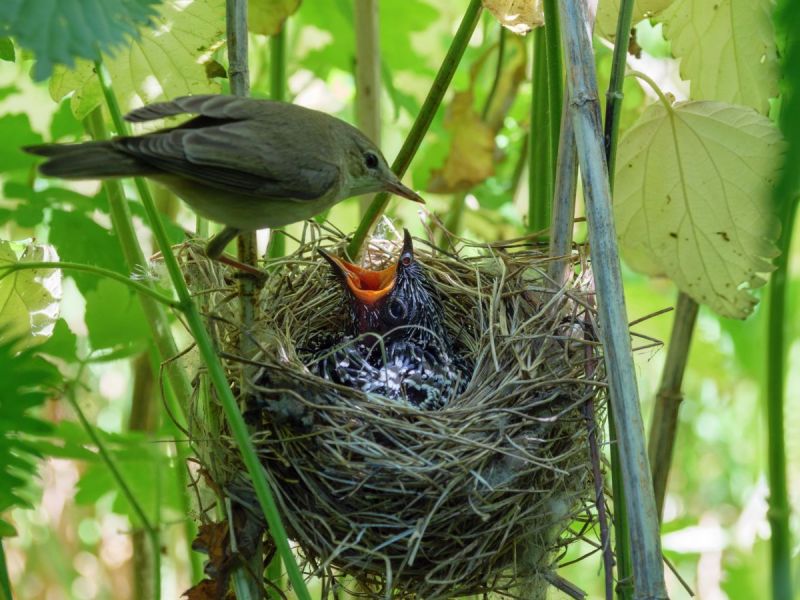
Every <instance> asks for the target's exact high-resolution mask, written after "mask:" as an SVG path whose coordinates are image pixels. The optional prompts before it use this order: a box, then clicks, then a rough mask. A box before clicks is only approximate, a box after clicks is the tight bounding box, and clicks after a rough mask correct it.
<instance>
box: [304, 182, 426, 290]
mask: <svg viewBox="0 0 800 600" xmlns="http://www.w3.org/2000/svg"><path fill="white" fill-rule="evenodd" d="M412 193H413V192H412ZM319 253H320V254H322V256H324V257H325V260H327V261H328V262H329V263H330V265H331V267H332V268H333V270H334V272H335V273H336V274H337V276H339V277H340V278H342V279H344V281H345V283H346V284H347V287H348V289H349V290H350V292H351V293H352V294H353V296H354V297H355V298H356V299H357V300H360V301H361V302H363V303H364V304H374V303H375V302H377V301H378V300H380V299H381V298H383V297H384V296H386V294H388V293H389V292H391V291H392V289H393V288H394V282H395V274H396V273H397V265H396V264H395V265H392V266H390V267H387V268H386V269H382V270H380V271H372V270H370V269H364V268H363V267H359V266H358V265H354V264H353V263H349V262H347V261H346V260H342V259H340V258H337V257H335V256H333V255H332V254H328V253H327V252H325V251H324V250H322V249H321V248H320V249H319Z"/></svg>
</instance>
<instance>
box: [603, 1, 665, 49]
mask: <svg viewBox="0 0 800 600" xmlns="http://www.w3.org/2000/svg"><path fill="white" fill-rule="evenodd" d="M671 2H672V0H636V2H634V3H633V19H632V21H631V22H632V23H633V24H634V25H636V23H638V22H639V21H641V20H642V19H645V18H648V17H652V16H654V15H657V14H658V13H660V12H661V11H662V10H664V9H665V8H667V7H668V6H669V5H670V3H671ZM619 4H620V0H600V2H599V3H598V6H597V20H596V22H595V33H597V35H599V36H601V37H604V38H606V39H607V40H612V41H613V40H614V38H615V37H616V36H617V18H618V17H619Z"/></svg>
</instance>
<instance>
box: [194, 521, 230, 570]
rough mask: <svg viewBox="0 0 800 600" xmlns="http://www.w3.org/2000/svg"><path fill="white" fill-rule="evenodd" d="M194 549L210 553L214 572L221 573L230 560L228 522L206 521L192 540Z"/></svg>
mask: <svg viewBox="0 0 800 600" xmlns="http://www.w3.org/2000/svg"><path fill="white" fill-rule="evenodd" d="M192 550H194V551H195V552H202V553H203V554H207V555H208V560H209V562H210V563H211V567H212V569H213V570H212V572H213V573H219V572H221V571H222V570H223V569H224V566H225V565H226V563H227V562H228V555H229V551H228V523H227V521H223V522H221V523H204V524H202V525H200V527H199V528H198V531H197V537H195V538H194V540H193V541H192Z"/></svg>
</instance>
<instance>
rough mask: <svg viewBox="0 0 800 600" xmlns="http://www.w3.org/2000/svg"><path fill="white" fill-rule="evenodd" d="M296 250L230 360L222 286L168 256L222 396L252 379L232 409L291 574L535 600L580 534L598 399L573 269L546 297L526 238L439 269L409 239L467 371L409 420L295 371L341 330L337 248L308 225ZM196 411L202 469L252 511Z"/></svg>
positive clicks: (393, 408) (586, 286)
mask: <svg viewBox="0 0 800 600" xmlns="http://www.w3.org/2000/svg"><path fill="white" fill-rule="evenodd" d="M298 241H299V242H300V246H299V248H298V249H297V250H296V251H295V252H294V253H293V254H292V255H290V256H288V257H286V258H285V259H281V260H280V261H278V262H276V263H274V264H272V265H271V266H270V267H269V269H268V276H267V281H266V284H265V286H264V288H263V290H262V292H261V295H260V298H259V303H258V314H257V315H256V316H255V326H254V327H253V328H252V330H251V331H250V332H248V333H247V334H246V335H247V336H248V339H249V340H250V341H251V343H252V345H253V348H254V350H253V355H252V356H246V357H244V359H245V360H244V361H242V360H241V358H242V357H241V356H240V350H239V349H240V337H241V336H242V335H244V334H245V333H244V332H243V329H242V327H241V325H240V315H239V305H238V298H237V297H236V293H235V284H232V283H231V282H232V281H234V280H233V279H232V277H231V271H230V270H229V269H228V268H227V267H225V266H222V265H219V264H218V263H215V262H211V261H208V260H206V259H204V258H202V257H201V256H199V255H198V254H193V253H191V252H185V253H183V255H182V259H183V262H184V269H185V272H186V275H187V281H189V283H190V285H191V286H192V287H193V289H194V291H195V293H197V294H198V295H199V296H200V297H201V298H203V302H204V305H205V307H206V310H207V313H208V315H209V317H210V318H209V326H210V327H211V328H212V332H213V333H214V335H215V336H216V339H217V342H218V344H219V347H220V351H221V353H222V355H223V357H224V358H225V359H226V366H227V368H228V369H229V375H230V379H231V382H232V386H233V387H234V388H235V389H236V390H239V383H238V382H239V381H240V377H241V375H240V374H241V372H242V368H243V366H244V367H245V368H246V369H247V372H248V373H249V379H250V385H249V387H250V389H249V390H248V391H247V392H246V394H242V395H241V398H242V405H243V410H245V411H246V418H247V420H248V422H249V424H250V426H251V430H252V431H253V434H252V440H253V442H254V444H255V447H256V449H257V451H258V453H259V455H260V458H261V462H262V464H263V466H264V468H265V471H266V473H267V476H268V480H269V482H270V484H271V486H272V489H273V491H274V494H275V497H276V501H277V503H278V506H279V508H280V511H281V515H282V518H283V522H284V525H285V526H286V529H287V531H288V533H289V536H290V538H291V539H292V540H293V541H294V542H295V543H296V547H297V550H298V552H299V554H300V556H301V559H302V560H303V568H304V570H305V572H306V573H308V574H314V575H316V576H318V577H322V578H323V589H324V590H325V589H327V590H331V589H334V588H335V586H336V584H335V581H336V578H337V577H338V576H340V575H342V574H344V575H347V576H349V577H350V579H348V580H347V581H348V582H349V584H350V585H351V587H353V588H354V589H351V590H350V591H351V592H354V593H361V594H363V595H365V596H370V597H409V598H410V597H414V598H425V599H430V598H446V597H455V596H460V595H467V594H478V593H483V594H486V593H489V592H497V593H501V594H505V595H509V596H518V595H522V594H524V595H525V596H526V597H528V598H531V597H540V596H541V597H543V591H542V590H544V589H545V588H546V587H547V585H546V584H545V582H551V583H552V582H553V581H554V580H555V579H557V578H556V577H553V569H554V568H555V566H557V563H558V560H559V558H561V557H563V549H564V548H565V546H566V545H567V544H568V543H569V542H570V541H571V540H573V539H575V537H578V536H581V535H583V534H584V532H585V531H586V530H588V529H589V528H590V527H591V526H592V524H593V523H592V521H593V514H594V499H595V483H594V479H593V476H592V464H591V461H590V453H589V444H588V443H587V439H588V436H589V432H590V431H591V432H592V435H596V433H595V432H596V431H598V429H599V428H597V427H596V420H597V418H598V417H597V415H598V414H602V413H603V406H604V389H605V385H604V372H603V368H602V360H601V359H600V351H599V348H598V344H597V342H596V340H597V336H596V335H595V330H594V313H593V309H592V300H591V298H592V292H593V290H592V287H591V276H590V272H589V270H588V269H587V268H586V265H585V264H583V265H582V268H579V269H576V271H577V272H579V274H576V275H575V276H574V277H573V279H572V280H571V281H569V282H568V283H566V284H565V285H560V286H556V285H555V284H554V283H553V282H552V281H551V280H549V279H548V278H547V276H546V271H547V266H548V264H549V261H550V259H549V258H548V257H547V256H546V255H545V254H544V252H543V251H542V250H541V249H538V248H536V247H535V246H533V245H532V243H531V242H530V241H529V240H528V241H526V240H521V241H520V240H518V241H517V242H516V243H507V244H493V245H491V246H487V245H475V244H469V243H466V242H463V243H460V244H459V248H460V250H459V251H458V253H456V254H453V253H444V252H442V251H440V250H438V249H436V248H435V247H433V246H432V245H430V244H428V243H427V242H425V241H424V240H420V239H416V240H415V256H416V258H417V260H419V261H420V262H421V263H422V265H423V266H424V268H425V271H426V273H427V275H428V277H429V278H430V279H431V280H432V281H433V282H434V285H435V286H436V287H437V288H438V291H439V293H440V295H441V297H442V299H443V304H444V307H445V311H446V324H447V330H448V332H449V333H450V334H451V335H452V336H455V337H456V338H457V339H458V341H459V343H460V345H461V346H462V347H463V348H464V349H465V351H466V353H467V354H468V358H469V360H470V361H471V363H472V364H474V370H473V373H472V377H471V380H470V381H469V384H468V386H467V388H466V391H465V392H464V393H463V394H462V395H460V396H459V397H458V398H456V399H455V400H454V401H452V402H451V403H450V404H449V405H448V406H447V407H445V408H444V409H442V410H436V411H423V410H420V409H417V408H414V407H412V406H410V405H406V404H404V403H401V402H399V401H396V400H394V401H393V400H389V399H387V398H383V397H380V396H367V395H366V394H364V393H362V392H360V391H357V390H353V389H350V388H346V387H343V386H339V385H336V384H334V383H331V382H329V381H326V380H324V379H321V378H319V377H317V376H315V375H312V374H311V373H310V372H309V370H308V368H307V365H306V364H304V363H303V360H302V357H301V356H298V352H297V348H303V347H304V343H305V342H306V340H308V339H309V338H310V337H311V336H314V335H315V334H317V333H318V332H319V331H320V330H328V331H336V330H341V327H342V325H343V324H342V319H343V318H345V314H346V311H345V310H343V301H344V295H343V291H342V289H341V287H340V286H339V285H338V284H337V283H336V282H335V281H333V280H332V279H331V275H330V267H329V266H328V264H327V263H326V262H325V261H324V260H323V259H322V258H321V257H320V255H319V253H318V252H317V249H318V248H320V247H322V248H324V249H326V250H327V251H328V252H332V253H336V252H338V251H339V250H341V248H342V247H343V245H344V241H343V239H342V238H341V237H339V236H337V235H336V233H335V232H332V231H330V230H324V229H322V228H320V227H319V226H316V225H313V226H312V225H309V226H307V227H306V229H305V232H304V235H303V238H302V239H300V240H298ZM400 243H401V242H400V238H398V237H396V236H393V237H392V238H391V241H386V240H373V241H372V242H371V243H370V246H369V249H368V251H367V252H366V255H367V259H366V260H365V261H363V262H364V264H365V265H366V266H370V267H372V268H379V267H382V266H385V265H386V264H388V262H389V261H393V260H397V255H398V252H399V250H398V248H399V244H400ZM579 254H580V253H579ZM575 260H578V261H579V260H580V258H576V259H575ZM337 328H338V329H337ZM192 411H193V414H192V423H191V429H192V431H191V433H192V436H193V438H194V439H195V445H196V447H197V449H198V453H199V456H200V460H201V462H202V463H203V466H204V468H205V470H206V471H207V473H208V474H209V475H210V476H211V478H212V479H213V481H214V482H215V484H216V485H217V486H218V487H219V488H221V489H224V490H225V491H226V493H227V494H228V495H229V496H230V497H231V498H232V499H233V500H234V501H235V502H237V503H239V504H241V505H244V506H245V507H248V508H249V509H250V510H251V511H252V513H253V514H260V510H259V508H258V504H257V502H256V499H255V495H254V493H253V491H252V487H251V484H250V481H249V478H248V476H247V472H246V470H245V468H244V466H243V465H242V463H241V459H240V456H239V451H238V449H237V447H236V445H235V443H234V441H233V439H232V438H231V436H230V434H229V432H228V431H227V429H226V426H225V425H224V423H225V420H224V418H223V417H222V413H221V407H220V406H219V405H218V404H217V403H216V402H215V401H214V399H213V398H212V399H211V400H210V401H209V402H206V403H202V402H195V404H194V406H193V407H192ZM581 524H582V527H581ZM353 582H355V584H353Z"/></svg>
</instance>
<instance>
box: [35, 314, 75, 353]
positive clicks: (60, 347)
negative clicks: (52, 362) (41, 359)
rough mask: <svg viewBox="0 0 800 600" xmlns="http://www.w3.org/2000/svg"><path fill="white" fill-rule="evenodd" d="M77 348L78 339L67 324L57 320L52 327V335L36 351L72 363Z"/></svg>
mask: <svg viewBox="0 0 800 600" xmlns="http://www.w3.org/2000/svg"><path fill="white" fill-rule="evenodd" d="M77 346H78V338H77V337H76V336H75V334H74V333H72V331H71V330H70V328H69V326H68V325H67V322H66V321H65V320H64V319H58V320H57V321H56V322H55V326H54V327H53V333H52V334H51V335H50V337H49V338H47V340H46V341H45V342H44V343H42V344H40V345H38V346H37V347H36V351H37V352H39V353H40V354H46V355H48V356H55V357H56V358H61V359H63V360H66V361H74V360H75V359H76V349H77Z"/></svg>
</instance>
